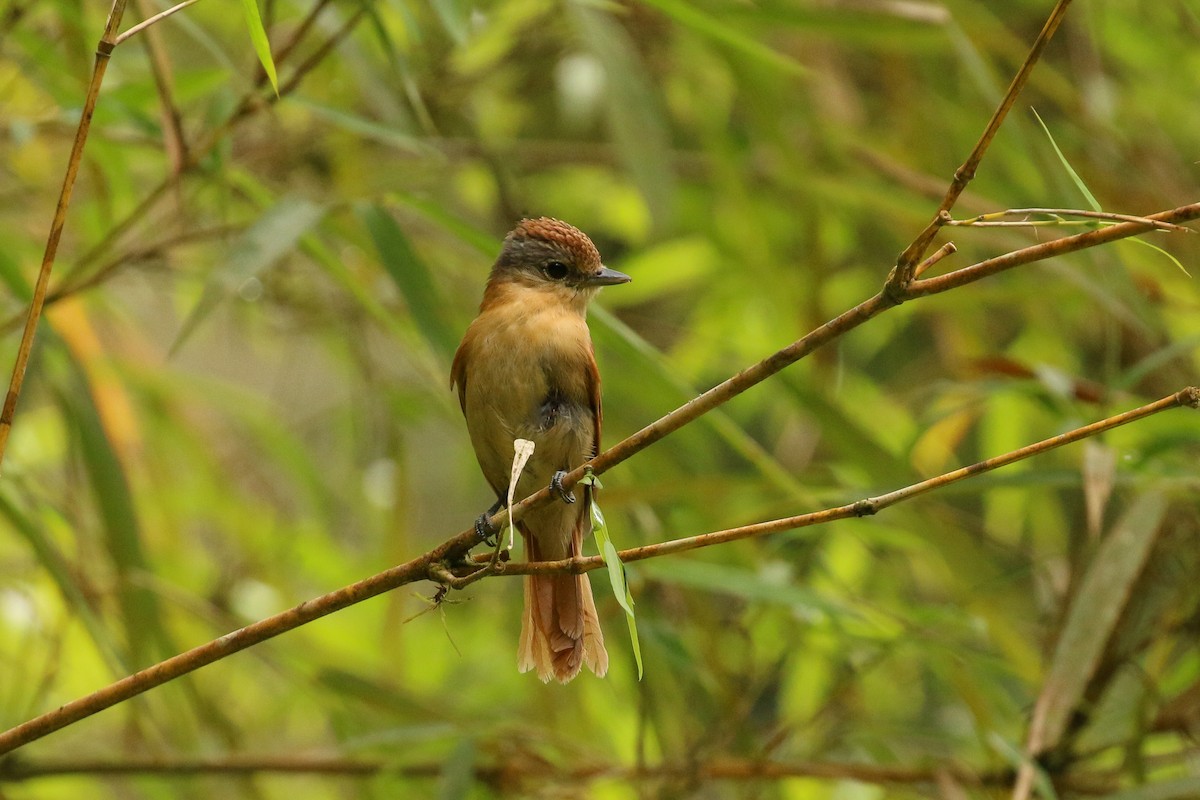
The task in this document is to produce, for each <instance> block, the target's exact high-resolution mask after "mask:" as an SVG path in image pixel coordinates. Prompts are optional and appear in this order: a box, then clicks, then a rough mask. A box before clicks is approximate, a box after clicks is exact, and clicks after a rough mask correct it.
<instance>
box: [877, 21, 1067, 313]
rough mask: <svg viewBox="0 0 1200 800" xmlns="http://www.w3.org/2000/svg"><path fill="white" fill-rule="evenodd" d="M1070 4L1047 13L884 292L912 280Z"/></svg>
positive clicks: (904, 253) (906, 250) (899, 259)
mask: <svg viewBox="0 0 1200 800" xmlns="http://www.w3.org/2000/svg"><path fill="white" fill-rule="evenodd" d="M1070 4H1071V0H1058V4H1057V5H1055V6H1054V9H1053V10H1052V11H1051V12H1050V16H1049V17H1048V18H1047V19H1046V24H1045V25H1043V26H1042V31H1041V33H1039V34H1038V37H1037V39H1035V40H1034V42H1033V46H1032V47H1030V49H1029V55H1027V56H1026V57H1025V62H1024V63H1023V64H1021V68H1020V69H1019V70H1017V74H1016V75H1015V76H1014V77H1013V79H1012V83H1010V84H1009V85H1008V91H1007V92H1005V93H1004V99H1002V100H1001V101H1000V105H999V106H997V107H996V110H995V112H993V113H992V118H991V119H990V120H988V124H987V126H986V127H985V128H984V129H983V134H982V135H980V137H979V141H978V142H976V143H975V148H974V149H973V150H972V151H971V154H970V155H969V156H967V160H966V161H964V162H963V163H962V166H960V167H959V168H958V169H957V170H955V171H954V180H952V181H951V182H950V186H949V188H947V189H946V195H945V197H943V198H942V202H941V204H940V205H938V208H937V211H936V212H934V215H933V219H932V220H931V221H930V223H929V224H928V225H926V226H925V229H924V230H923V231H921V232H920V233H919V234H917V238H915V239H913V241H912V243H911V244H909V246H908V247H906V248H905V249H904V252H903V253H901V254H900V257H899V258H897V259H896V267H895V269H894V270H892V274H891V276H890V277H889V279H888V291H889V292H894V291H895V290H896V289H898V288H900V287H902V286H906V285H908V283H909V281H911V280H912V279H913V270H914V269H915V268H916V265H917V262H919V261H920V260H921V258H922V257H923V256H924V255H925V251H926V250H928V249H929V245H930V243H931V242H932V241H933V237H935V236H937V232H938V231H939V230H940V229H941V227H942V224H943V222H942V214H943V213H944V212H949V211H950V209H952V208H954V204H955V203H956V202H958V197H959V195H961V194H962V193H963V190H964V189H966V188H967V184H968V183H970V182H971V180H972V179H973V178H974V177H975V170H977V169H978V168H979V163H980V162H981V161H982V160H983V155H984V153H986V152H987V149H988V147H989V146H990V145H991V143H992V139H994V138H995V136H996V132H997V131H999V130H1000V125H1001V124H1002V123H1003V122H1004V118H1005V117H1007V116H1008V112H1009V111H1010V110H1011V109H1012V107H1013V103H1015V102H1016V101H1017V96H1018V95H1020V94H1021V90H1022V89H1024V88H1025V83H1026V82H1027V81H1028V80H1029V75H1030V73H1031V72H1033V67H1034V65H1035V64H1037V62H1038V59H1039V58H1040V57H1041V55H1042V51H1043V50H1045V49H1046V45H1047V43H1049V41H1050V39H1051V37H1053V36H1054V32H1055V31H1056V30H1058V26H1059V24H1061V23H1062V21H1063V17H1065V16H1066V14H1067V6H1069V5H1070Z"/></svg>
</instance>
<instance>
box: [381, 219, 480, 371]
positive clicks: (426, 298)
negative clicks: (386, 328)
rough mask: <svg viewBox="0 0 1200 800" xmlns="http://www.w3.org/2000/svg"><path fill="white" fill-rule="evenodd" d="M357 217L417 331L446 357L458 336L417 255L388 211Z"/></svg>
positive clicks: (423, 264)
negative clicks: (369, 237) (401, 297)
mask: <svg viewBox="0 0 1200 800" xmlns="http://www.w3.org/2000/svg"><path fill="white" fill-rule="evenodd" d="M358 214H359V216H360V217H361V218H362V221H363V224H365V225H366V226H367V230H368V231H369V232H370V234H371V239H372V240H373V241H374V242H375V249H376V250H378V251H379V257H380V259H381V260H382V261H383V266H384V269H386V270H387V273H388V275H389V276H390V277H391V279H392V281H393V282H395V284H396V288H398V289H399V290H400V294H401V295H402V296H403V297H404V301H405V303H406V304H407V305H408V311H409V313H410V314H412V318H413V320H414V321H415V322H416V323H417V327H418V328H420V330H421V333H422V334H423V335H424V336H425V339H426V341H428V342H429V343H430V344H431V345H432V346H433V347H434V349H435V350H437V351H438V352H439V353H441V354H442V355H444V356H449V355H450V354H451V353H453V352H454V350H455V348H456V347H457V346H458V335H457V333H456V332H455V330H454V326H453V325H451V324H450V322H449V320H448V319H447V318H446V304H445V302H443V300H442V298H441V296H440V293H439V291H438V288H437V285H436V283H435V282H434V279H433V273H432V272H431V271H430V269H429V267H428V265H426V263H425V262H424V261H423V260H422V259H421V257H420V256H418V255H417V251H416V250H414V249H413V246H412V244H411V243H409V241H408V237H407V236H406V235H405V234H404V231H403V230H401V228H400V226H399V225H397V224H396V220H395V219H394V218H393V217H392V215H391V214H390V213H388V211H387V209H385V208H383V207H382V206H380V205H378V204H371V205H366V206H362V207H360V208H359V209H358Z"/></svg>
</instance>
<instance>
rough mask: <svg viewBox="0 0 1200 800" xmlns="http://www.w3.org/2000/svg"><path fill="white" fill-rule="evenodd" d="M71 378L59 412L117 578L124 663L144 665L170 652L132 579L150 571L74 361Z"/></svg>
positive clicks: (155, 611)
mask: <svg viewBox="0 0 1200 800" xmlns="http://www.w3.org/2000/svg"><path fill="white" fill-rule="evenodd" d="M70 369H71V373H72V374H71V377H70V379H69V384H68V386H67V387H66V388H65V389H64V390H63V392H62V394H61V401H62V405H63V413H64V415H65V416H66V418H67V419H69V420H70V421H71V423H72V424H73V425H74V427H75V434H76V441H77V442H78V445H79V452H80V454H81V456H82V458H83V466H84V470H85V471H86V473H87V477H88V480H89V481H90V482H91V485H92V492H93V494H94V495H95V498H96V504H97V506H98V508H99V511H100V521H101V524H102V526H103V530H104V540H105V541H104V543H105V549H106V550H107V552H108V556H109V558H110V559H111V560H112V563H113V567H114V568H115V569H116V572H117V575H118V576H119V583H118V589H117V595H118V602H119V604H120V607H121V612H122V616H123V618H124V623H125V628H126V638H127V641H128V645H129V649H128V654H129V655H128V657H129V662H130V663H133V664H135V665H143V664H146V663H148V662H149V661H151V660H152V658H151V654H152V653H153V652H155V648H154V645H158V646H159V648H160V649H161V650H164V651H167V652H170V650H171V649H172V646H171V643H170V639H169V637H168V636H167V633H166V629H165V628H164V627H163V623H162V618H161V611H160V608H159V605H158V600H157V598H156V597H155V595H154V594H153V593H152V592H151V591H150V590H148V589H147V588H146V587H145V586H144V585H142V583H141V582H140V581H139V580H138V579H137V578H138V576H139V575H144V574H149V573H150V572H151V570H150V568H149V565H148V563H147V560H146V555H145V552H144V550H143V548H142V533H141V526H140V524H139V522H138V516H137V512H136V509H135V506H134V500H133V493H132V490H131V488H130V485H129V481H128V479H127V478H126V476H125V466H124V465H123V464H122V463H121V461H120V459H118V458H117V454H116V451H114V450H113V447H112V443H111V442H110V441H109V439H108V434H107V433H106V432H105V430H104V426H103V425H102V424H101V421H100V412H99V409H98V408H97V407H96V404H95V398H94V397H93V396H92V392H91V389H90V388H89V387H88V385H87V381H86V379H85V378H84V376H83V372H82V369H81V368H80V367H79V366H78V364H76V363H75V362H74V361H73V360H72V361H71V363H70Z"/></svg>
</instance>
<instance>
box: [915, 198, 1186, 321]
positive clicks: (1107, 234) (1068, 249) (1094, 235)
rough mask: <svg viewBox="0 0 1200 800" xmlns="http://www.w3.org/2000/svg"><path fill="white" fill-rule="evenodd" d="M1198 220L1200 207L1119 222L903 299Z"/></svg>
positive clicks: (966, 270)
mask: <svg viewBox="0 0 1200 800" xmlns="http://www.w3.org/2000/svg"><path fill="white" fill-rule="evenodd" d="M1197 218H1200V203H1192V204H1190V205H1186V206H1180V207H1178V208H1173V209H1171V210H1170V211H1163V212H1160V213H1158V214H1151V215H1150V216H1148V217H1147V218H1146V221H1145V222H1119V223H1117V224H1116V225H1108V226H1106V227H1103V228H1098V229H1096V230H1091V231H1085V232H1084V233H1077V234H1075V235H1074V236H1064V237H1063V238H1061V239H1054V240H1053V241H1049V242H1043V243H1041V244H1035V245H1031V246H1029V247H1024V248H1021V249H1020V250H1014V251H1012V252H1011V253H1005V254H1004V255H1002V256H997V257H995V258H989V259H987V260H986V261H980V262H979V263H978V264H972V265H971V266H969V267H963V268H962V269H959V270H955V271H954V272H948V273H946V274H945V275H939V276H937V277H936V278H925V279H923V280H917V281H913V282H912V284H910V285H909V286H908V287H907V289H906V290H905V291H904V292H903V294H902V297H904V299H912V298H914V297H924V296H925V295H929V294H939V293H941V292H945V291H948V290H950V289H953V288H955V287H958V286H963V285H965V284H968V283H972V282H974V281H977V280H979V279H980V278H985V277H987V276H989V275H995V274H996V273H998V272H1003V271H1005V270H1008V269H1012V268H1013V267H1019V266H1021V265H1022V264H1030V263H1033V262H1035V261H1044V260H1046V259H1048V258H1054V257H1055V256H1060V255H1064V254H1066V253H1073V252H1075V251H1076V250H1083V249H1084V248H1088V247H1095V246H1097V245H1101V244H1107V243H1108V242H1115V241H1117V240H1118V239H1126V238H1128V237H1130V236H1136V235H1138V234H1140V233H1146V232H1147V231H1151V230H1154V223H1156V222H1169V223H1177V222H1187V221H1189V220H1193V219H1197Z"/></svg>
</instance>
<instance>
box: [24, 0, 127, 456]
mask: <svg viewBox="0 0 1200 800" xmlns="http://www.w3.org/2000/svg"><path fill="white" fill-rule="evenodd" d="M125 2H126V0H113V4H112V8H111V9H110V10H109V12H108V22H107V23H105V26H104V33H103V34H101V36H100V42H99V44H98V45H97V46H96V61H95V63H94V65H93V67H92V79H91V82H90V83H89V84H88V90H87V95H86V96H85V97H84V101H83V112H82V113H81V114H80V115H79V127H78V128H77V129H76V132H75V141H74V142H73V143H72V145H71V155H70V156H69V157H68V159H67V172H66V175H64V176H63V183H62V189H61V190H60V191H59V195H58V204H57V206H56V207H55V209H54V219H53V221H52V222H51V223H50V235H49V236H48V237H47V239H46V250H45V252H44V254H43V255H42V266H41V269H40V270H38V276H37V281H36V282H35V283H34V288H33V300H32V301H31V302H30V304H29V314H28V316H27V317H26V318H25V330H24V331H23V332H22V334H21V343H20V344H19V345H18V347H17V357H16V360H15V361H14V363H13V372H12V378H11V379H10V380H9V384H8V393H7V394H6V395H5V397H4V407H3V410H0V463H2V462H3V461H4V453H5V451H6V450H7V449H8V435H9V432H10V431H11V430H12V422H13V415H14V414H15V413H16V410H17V401H18V399H19V398H20V396H21V387H22V386H23V385H24V383H25V369H26V368H27V367H28V366H29V355H30V353H32V352H33V338H34V335H35V334H36V333H37V325H38V321H39V320H40V319H41V317H42V307H43V306H44V305H45V301H46V289H47V287H48V286H49V283H50V272H51V270H52V269H53V268H54V259H55V257H56V256H57V255H58V243H59V240H60V239H61V238H62V232H63V226H64V225H65V224H66V220H67V209H68V208H70V206H71V194H72V192H73V191H74V189H75V179H76V178H77V177H78V175H79V165H80V163H81V162H82V160H83V148H84V145H85V144H87V137H88V131H89V130H90V129H91V127H92V114H93V113H94V112H95V110H96V98H97V97H99V96H100V85H101V84H102V83H104V73H105V71H106V70H107V69H108V60H109V58H110V57H111V56H112V51H113V47H114V46H115V41H116V33H117V28H119V27H120V26H121V17H122V15H124V13H125Z"/></svg>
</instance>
